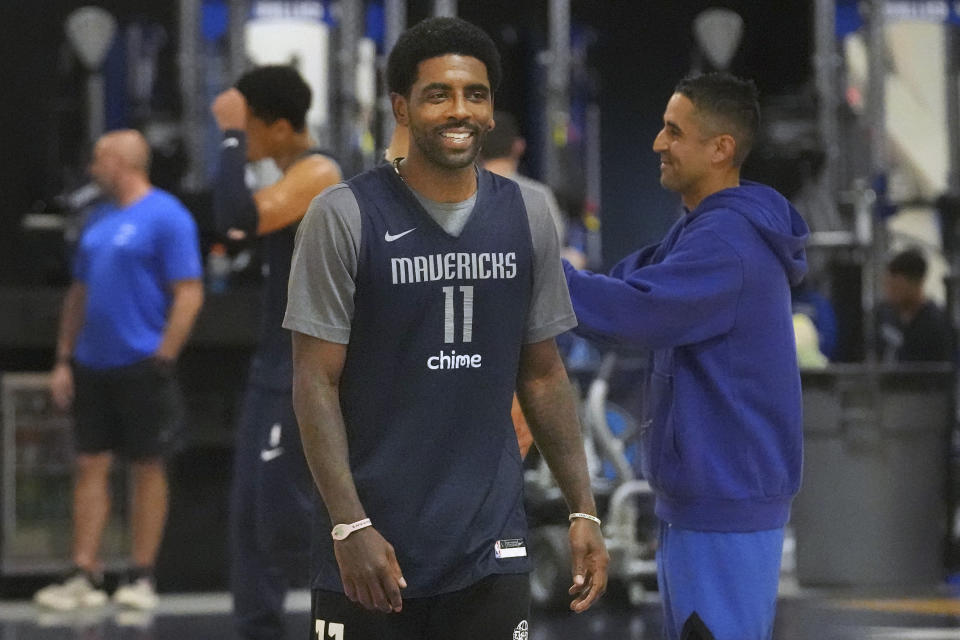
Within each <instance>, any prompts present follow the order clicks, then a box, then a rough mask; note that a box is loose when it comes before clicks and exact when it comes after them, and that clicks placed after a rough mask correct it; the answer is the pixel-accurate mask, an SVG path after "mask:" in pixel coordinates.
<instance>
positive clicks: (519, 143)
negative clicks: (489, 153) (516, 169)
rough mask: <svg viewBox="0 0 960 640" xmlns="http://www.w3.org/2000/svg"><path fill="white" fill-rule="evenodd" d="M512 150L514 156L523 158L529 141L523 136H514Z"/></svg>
mask: <svg viewBox="0 0 960 640" xmlns="http://www.w3.org/2000/svg"><path fill="white" fill-rule="evenodd" d="M510 150H511V152H512V153H513V155H514V156H516V157H517V158H522V157H523V154H524V153H526V152H527V141H526V140H524V139H523V138H514V139H513V144H512V145H510Z"/></svg>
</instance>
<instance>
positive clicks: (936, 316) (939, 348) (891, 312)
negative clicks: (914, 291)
mask: <svg viewBox="0 0 960 640" xmlns="http://www.w3.org/2000/svg"><path fill="white" fill-rule="evenodd" d="M877 316H878V318H877V343H878V344H877V351H878V356H879V357H880V359H881V360H883V361H884V362H951V361H953V359H954V348H953V329H952V328H951V326H950V322H949V321H948V320H947V316H946V314H945V313H944V312H943V311H942V310H941V309H940V308H939V307H938V306H937V305H936V304H934V303H933V302H930V301H927V302H925V303H924V305H923V306H922V307H920V310H919V311H918V312H917V315H915V316H914V317H913V319H912V320H910V322H908V323H906V324H904V323H902V322H901V320H900V315H899V314H898V313H897V311H896V310H895V309H893V307H891V306H890V305H888V304H881V305H880V307H879V308H878V310H877Z"/></svg>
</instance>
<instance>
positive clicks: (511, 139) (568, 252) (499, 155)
mask: <svg viewBox="0 0 960 640" xmlns="http://www.w3.org/2000/svg"><path fill="white" fill-rule="evenodd" d="M493 120H494V122H496V126H495V127H494V128H493V129H491V130H490V131H489V132H487V135H486V137H485V138H484V140H483V148H482V149H480V158H481V160H482V161H483V168H484V169H486V170H487V171H491V172H493V173H495V174H497V175H500V176H503V177H504V178H510V179H511V180H513V181H514V182H516V183H517V184H519V185H520V186H521V187H524V188H526V189H531V190H534V191H539V192H540V193H542V194H543V197H544V198H545V199H546V200H547V208H548V209H549V210H550V217H551V218H553V222H554V224H555V225H556V226H557V236H558V237H559V238H560V242H561V245H562V246H563V249H562V251H561V255H562V256H563V257H564V258H566V259H567V260H569V261H570V262H571V263H573V264H575V265H577V266H578V267H582V266H584V265H585V264H586V256H585V255H584V254H583V252H581V251H579V250H578V249H575V248H573V247H571V246H568V245H567V244H566V238H567V223H566V218H565V216H564V214H563V211H562V210H561V209H560V205H559V204H557V198H556V196H555V195H554V194H553V190H552V189H551V188H550V187H548V186H547V185H545V184H544V183H542V182H540V181H539V180H534V179H533V178H528V177H527V176H525V175H523V174H521V173H520V172H519V169H520V160H521V159H522V158H523V154H524V153H525V152H526V150H527V141H526V140H524V139H523V136H521V135H520V127H519V125H518V124H517V119H516V118H515V117H514V116H513V114H510V113H507V112H506V111H495V112H494V114H493Z"/></svg>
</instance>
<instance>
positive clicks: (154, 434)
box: [73, 358, 183, 460]
mask: <svg viewBox="0 0 960 640" xmlns="http://www.w3.org/2000/svg"><path fill="white" fill-rule="evenodd" d="M73 382H74V401H73V415H74V422H75V427H74V437H75V446H76V450H77V452H78V453H103V452H106V451H112V452H115V453H117V454H120V455H122V456H123V457H125V458H127V459H129V460H143V459H149V458H158V457H166V456H169V455H171V454H172V453H174V452H175V451H176V449H177V446H178V444H179V441H180V437H179V436H180V431H181V426H182V423H183V399H182V396H181V393H180V386H179V385H178V384H177V379H176V374H175V372H174V370H173V368H172V367H167V366H164V365H162V364H159V363H157V362H156V361H155V360H153V359H152V358H150V359H147V360H141V361H140V362H137V363H134V364H132V365H129V366H126V367H116V368H111V369H90V368H88V367H84V366H81V365H78V364H74V366H73Z"/></svg>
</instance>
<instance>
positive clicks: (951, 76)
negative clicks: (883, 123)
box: [944, 22, 960, 194]
mask: <svg viewBox="0 0 960 640" xmlns="http://www.w3.org/2000/svg"><path fill="white" fill-rule="evenodd" d="M944 29H945V30H946V31H945V34H944V35H945V38H946V44H947V46H946V52H947V60H946V63H945V65H944V67H945V69H946V75H947V77H946V94H947V135H948V136H949V138H948V140H949V147H950V158H949V166H948V172H949V173H948V175H947V188H948V190H949V191H950V192H951V193H953V194H958V193H960V61H958V60H957V56H960V34H958V33H957V29H958V27H956V26H954V25H953V24H951V23H949V22H948V23H947V24H946V25H944Z"/></svg>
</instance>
